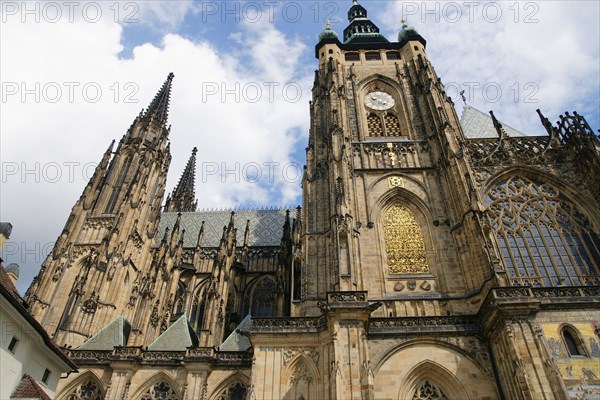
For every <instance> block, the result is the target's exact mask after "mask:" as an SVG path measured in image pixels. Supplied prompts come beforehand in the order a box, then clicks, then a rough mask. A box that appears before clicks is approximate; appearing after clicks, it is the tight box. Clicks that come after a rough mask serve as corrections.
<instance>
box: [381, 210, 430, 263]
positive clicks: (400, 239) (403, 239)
mask: <svg viewBox="0 0 600 400" xmlns="http://www.w3.org/2000/svg"><path fill="white" fill-rule="evenodd" d="M383 229H384V236H385V249H386V253H387V258H388V266H389V272H390V273H391V274H425V273H429V264H428V263H427V256H426V254H425V240H424V237H423V232H422V230H421V226H420V225H419V223H418V222H417V219H416V217H415V215H414V213H413V212H412V211H410V210H409V209H408V208H406V207H404V206H400V205H395V206H392V207H390V209H389V210H387V212H386V213H385V215H384V217H383Z"/></svg>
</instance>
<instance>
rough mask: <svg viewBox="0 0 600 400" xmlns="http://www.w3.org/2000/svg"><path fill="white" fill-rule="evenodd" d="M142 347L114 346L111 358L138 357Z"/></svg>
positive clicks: (128, 358) (126, 358)
mask: <svg viewBox="0 0 600 400" xmlns="http://www.w3.org/2000/svg"><path fill="white" fill-rule="evenodd" d="M142 351H143V348H142V347H141V346H138V347H115V349H114V350H113V358H116V359H124V360H131V359H139V358H140V357H141V355H142Z"/></svg>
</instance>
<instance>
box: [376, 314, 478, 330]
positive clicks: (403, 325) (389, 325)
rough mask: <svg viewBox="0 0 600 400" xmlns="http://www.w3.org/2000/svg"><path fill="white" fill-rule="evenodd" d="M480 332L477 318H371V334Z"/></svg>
mask: <svg viewBox="0 0 600 400" xmlns="http://www.w3.org/2000/svg"><path fill="white" fill-rule="evenodd" d="M478 330H479V323H478V318H477V317H476V316H464V317H462V316H456V317H455V316H443V317H399V318H371V320H370V321H369V333H370V334H385V333H390V334H398V333H412V334H422V333H475V332H477V331H478Z"/></svg>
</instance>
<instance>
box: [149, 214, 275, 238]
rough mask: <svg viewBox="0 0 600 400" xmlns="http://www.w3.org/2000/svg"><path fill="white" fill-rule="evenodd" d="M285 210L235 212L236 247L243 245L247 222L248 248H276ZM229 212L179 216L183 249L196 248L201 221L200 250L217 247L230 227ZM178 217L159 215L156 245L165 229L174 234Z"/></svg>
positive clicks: (174, 215)
mask: <svg viewBox="0 0 600 400" xmlns="http://www.w3.org/2000/svg"><path fill="white" fill-rule="evenodd" d="M285 212H286V210H240V211H235V215H234V221H235V226H236V228H237V243H238V246H241V245H242V244H243V241H244V229H245V228H246V221H247V220H250V238H249V243H248V245H249V246H279V245H280V244H281V237H282V236H283V224H284V223H285ZM230 218H231V211H199V212H188V213H181V228H180V230H183V229H185V237H184V240H183V246H184V247H196V240H197V239H198V232H199V231H200V226H201V225H202V221H204V241H203V243H202V246H203V247H218V246H219V242H220V240H221V237H222V236H223V227H224V226H227V225H228V224H229V219H230ZM176 220H177V213H173V212H167V213H163V214H162V215H161V219H160V225H159V228H158V231H159V233H158V235H157V236H156V237H157V242H160V240H161V239H162V237H163V235H164V232H165V228H166V227H169V231H173V226H174V225H175V221H176Z"/></svg>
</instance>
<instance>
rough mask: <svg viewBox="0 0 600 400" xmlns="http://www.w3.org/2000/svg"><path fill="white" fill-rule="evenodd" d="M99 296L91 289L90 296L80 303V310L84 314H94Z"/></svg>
mask: <svg viewBox="0 0 600 400" xmlns="http://www.w3.org/2000/svg"><path fill="white" fill-rule="evenodd" d="M98 299H99V296H98V295H96V292H95V291H92V293H91V294H90V297H89V298H88V299H87V300H85V301H84V302H83V303H82V304H81V311H83V312H84V313H86V314H94V313H95V312H96V309H97V308H98Z"/></svg>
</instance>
